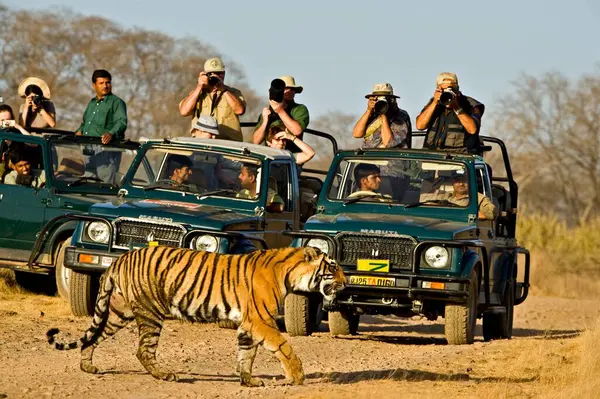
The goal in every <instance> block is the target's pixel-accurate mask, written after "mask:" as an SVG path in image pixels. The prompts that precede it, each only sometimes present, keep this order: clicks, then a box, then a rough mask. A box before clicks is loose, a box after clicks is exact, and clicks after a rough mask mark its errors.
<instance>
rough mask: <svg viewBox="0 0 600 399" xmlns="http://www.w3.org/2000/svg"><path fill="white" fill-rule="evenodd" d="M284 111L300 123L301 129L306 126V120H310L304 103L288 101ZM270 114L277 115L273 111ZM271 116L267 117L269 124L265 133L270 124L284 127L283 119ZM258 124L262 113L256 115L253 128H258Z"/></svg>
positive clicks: (267, 130)
mask: <svg viewBox="0 0 600 399" xmlns="http://www.w3.org/2000/svg"><path fill="white" fill-rule="evenodd" d="M285 111H286V112H287V113H288V115H289V116H290V117H291V118H292V119H293V120H295V121H296V122H298V124H299V125H300V127H302V130H304V129H306V127H307V126H308V122H309V121H310V118H309V115H308V108H306V105H304V104H297V103H295V102H293V103H290V104H289V105H288V106H287V107H286V108H285ZM271 115H274V116H277V114H275V113H273V112H272V113H271ZM274 116H271V117H270V118H269V119H270V120H269V125H268V126H267V129H266V132H265V135H266V134H267V133H268V132H269V128H270V127H271V126H277V125H281V126H283V127H285V125H284V124H283V121H282V120H281V119H280V118H279V117H274ZM260 125H262V114H261V115H260V116H259V117H258V123H257V124H256V127H255V128H254V130H256V129H258V128H259V127H260Z"/></svg>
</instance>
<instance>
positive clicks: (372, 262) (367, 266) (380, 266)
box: [356, 259, 390, 273]
mask: <svg viewBox="0 0 600 399" xmlns="http://www.w3.org/2000/svg"><path fill="white" fill-rule="evenodd" d="M356 270H360V271H361V272H382V273H387V272H389V271H390V261H389V260H388V259H358V261H357V262H356Z"/></svg>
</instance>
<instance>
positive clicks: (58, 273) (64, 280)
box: [54, 237, 71, 301]
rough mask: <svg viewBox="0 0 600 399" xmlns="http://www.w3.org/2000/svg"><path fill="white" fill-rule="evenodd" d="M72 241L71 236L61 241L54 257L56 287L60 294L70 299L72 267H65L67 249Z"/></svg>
mask: <svg viewBox="0 0 600 399" xmlns="http://www.w3.org/2000/svg"><path fill="white" fill-rule="evenodd" d="M70 242H71V237H69V238H67V239H66V240H64V241H62V242H60V243H59V244H58V247H57V248H56V256H55V258H54V278H55V279H56V288H57V290H58V295H59V296H60V297H61V298H63V299H66V300H67V301H68V300H69V281H70V280H71V269H69V268H67V267H65V249H66V248H67V246H68V245H69V243H70Z"/></svg>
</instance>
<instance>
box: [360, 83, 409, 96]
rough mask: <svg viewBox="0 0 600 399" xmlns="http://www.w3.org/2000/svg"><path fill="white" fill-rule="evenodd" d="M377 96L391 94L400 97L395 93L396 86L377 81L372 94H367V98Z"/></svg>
mask: <svg viewBox="0 0 600 399" xmlns="http://www.w3.org/2000/svg"><path fill="white" fill-rule="evenodd" d="M377 96H390V97H395V98H400V97H399V96H395V95H394V88H393V87H392V85H391V84H389V83H377V84H376V85H375V86H373V92H372V93H371V94H367V95H366V96H365V98H369V97H377Z"/></svg>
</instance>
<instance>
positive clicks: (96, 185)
mask: <svg viewBox="0 0 600 399" xmlns="http://www.w3.org/2000/svg"><path fill="white" fill-rule="evenodd" d="M43 136H44V137H43V139H45V141H46V145H47V147H48V148H47V150H46V151H47V154H46V155H47V156H45V158H46V159H45V161H44V162H45V166H46V170H48V171H50V172H46V180H47V181H48V182H49V183H50V185H51V186H53V187H56V188H57V189H59V190H61V191H86V192H87V191H92V192H107V191H108V192H113V191H115V192H116V191H117V190H118V188H119V182H118V181H116V182H114V183H112V184H111V183H108V182H94V181H87V182H85V184H76V185H71V183H72V182H74V181H76V180H77V179H73V180H59V179H57V178H56V177H57V176H56V173H57V172H58V167H59V166H60V165H59V164H60V158H58V153H57V152H56V147H57V146H60V145H73V146H76V147H77V146H78V147H80V148H81V146H82V145H101V146H103V147H109V148H118V149H122V150H123V152H126V151H133V153H134V154H133V159H135V157H136V153H137V151H138V149H139V147H140V144H139V143H138V142H136V141H131V140H119V141H117V140H113V141H111V142H110V143H109V144H102V138H101V137H90V136H70V135H57V134H44V135H43ZM55 158H56V159H55ZM63 159H64V158H63ZM55 164H56V167H55ZM122 165H123V164H120V166H122ZM129 167H130V165H128V166H127V171H128V170H129ZM127 171H126V172H125V174H126V173H127ZM125 174H124V175H125ZM81 177H83V176H79V178H81ZM47 184H48V183H47Z"/></svg>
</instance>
